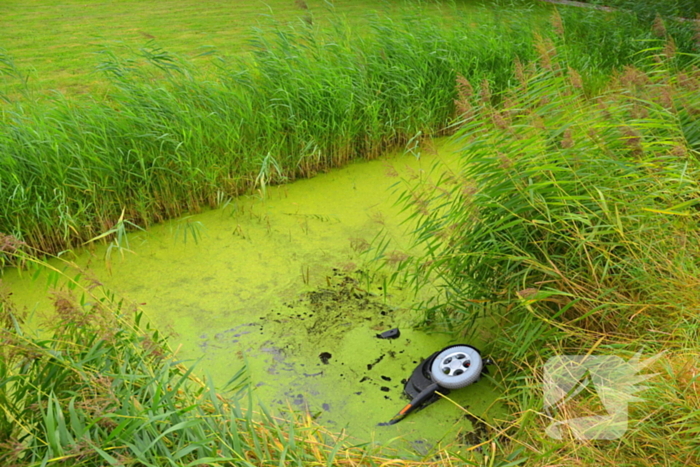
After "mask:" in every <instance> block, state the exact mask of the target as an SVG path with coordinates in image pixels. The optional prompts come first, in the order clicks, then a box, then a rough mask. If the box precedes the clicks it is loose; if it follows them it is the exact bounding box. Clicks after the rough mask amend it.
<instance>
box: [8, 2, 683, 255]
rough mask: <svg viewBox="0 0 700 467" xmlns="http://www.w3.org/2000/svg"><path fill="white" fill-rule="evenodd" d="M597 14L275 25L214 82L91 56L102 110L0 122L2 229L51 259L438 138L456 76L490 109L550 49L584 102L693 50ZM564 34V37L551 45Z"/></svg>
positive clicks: (155, 61) (41, 105) (147, 54)
mask: <svg viewBox="0 0 700 467" xmlns="http://www.w3.org/2000/svg"><path fill="white" fill-rule="evenodd" d="M486 11H488V10H486ZM597 14H598V15H599V16H591V17H588V16H585V17H583V16H582V17H579V16H576V15H573V14H569V13H566V14H564V15H563V16H558V15H555V20H554V23H553V26H550V25H546V26H542V27H539V26H536V25H537V24H539V23H538V21H535V20H533V19H532V18H531V15H530V13H529V12H527V11H519V10H515V9H512V10H511V11H510V13H509V15H507V16H506V15H497V14H496V13H495V11H494V12H493V14H491V15H488V14H485V13H483V12H482V14H481V15H478V16H477V17H476V18H478V21H476V20H474V19H473V18H464V19H461V20H460V19H457V20H455V21H454V22H453V23H451V24H446V23H445V21H444V20H440V19H438V18H435V17H434V16H423V15H421V13H420V10H415V11H414V12H413V13H411V12H407V13H406V14H405V15H403V16H401V17H397V18H393V19H390V18H374V19H372V20H371V21H370V22H369V24H370V26H369V28H368V30H367V31H363V34H360V35H358V34H356V32H355V31H353V30H352V29H350V27H349V26H347V24H345V23H343V22H342V21H340V20H339V21H336V22H335V23H334V24H333V25H332V27H331V28H329V29H324V30H319V29H316V28H315V27H314V26H313V25H309V24H307V23H303V22H302V23H301V25H299V26H297V27H280V26H276V25H272V26H271V27H270V28H269V30H268V29H266V30H265V31H262V30H261V31H258V33H257V35H256V36H255V38H254V40H252V41H251V43H250V48H251V55H250V57H248V58H245V59H240V60H237V61H235V62H220V64H219V65H220V66H219V71H218V73H217V74H215V75H203V74H201V73H199V72H198V70H196V69H194V68H193V67H192V66H191V65H190V64H188V63H187V62H185V61H183V60H181V59H179V58H178V57H175V56H173V55H172V54H169V53H168V52H167V51H164V50H162V49H160V48H159V47H158V46H157V45H156V44H154V43H148V44H146V45H145V46H144V47H143V48H141V49H140V50H138V51H134V52H132V53H130V54H129V55H127V56H124V55H121V54H118V53H116V52H115V51H112V50H107V49H103V50H101V51H100V52H101V53H100V54H98V55H99V57H100V60H101V61H100V65H99V67H98V68H99V70H100V71H101V72H102V73H103V74H104V75H105V76H106V77H107V78H108V79H109V80H110V81H111V84H112V88H111V91H110V93H109V96H108V97H107V98H106V99H104V100H95V101H92V102H90V101H86V100H80V101H75V100H68V99H65V98H63V97H61V96H59V95H57V96H56V97H55V98H54V100H53V101H52V102H49V103H47V102H46V101H45V100H41V101H37V100H33V99H32V98H31V94H30V93H28V94H26V95H25V96H24V97H23V98H22V99H21V100H19V101H17V102H14V103H10V104H8V105H4V106H3V107H2V108H1V109H0V154H2V156H0V198H1V199H3V203H2V205H0V232H3V233H4V234H6V235H12V236H14V237H16V238H17V239H18V240H19V241H22V242H25V243H26V244H28V245H30V246H32V247H36V248H38V249H40V250H41V251H49V252H60V251H63V250H65V249H70V248H75V247H77V246H79V245H81V244H83V243H84V242H86V241H88V240H90V239H93V238H96V237H98V236H99V235H101V234H102V233H104V232H108V231H111V230H113V229H114V228H115V226H116V225H117V223H118V222H119V219H121V218H122V214H123V219H124V220H125V221H128V222H131V223H133V224H135V225H139V226H148V225H149V224H151V223H154V222H159V221H162V220H163V219H167V218H172V217H175V216H178V215H181V214H183V213H185V212H195V211H198V210H201V209H203V208H206V207H211V206H216V205H218V204H220V203H222V202H224V201H226V200H227V199H228V198H230V197H232V196H236V195H239V194H241V193H245V192H250V191H252V190H255V189H260V190H261V191H264V188H265V186H267V185H269V184H274V183H281V182H284V181H290V180H294V179H295V178H297V177H308V176H312V175H313V174H315V173H317V172H318V171H322V170H327V169H328V168H329V167H334V166H337V165H341V164H344V163H346V162H347V161H349V160H351V159H355V158H372V157H376V156H377V155H379V154H382V153H384V152H385V151H387V150H389V149H391V148H396V147H398V146H401V145H402V144H405V143H406V142H408V141H415V140H416V139H420V138H423V137H427V136H431V135H440V134H446V133H449V132H451V131H452V130H451V128H450V124H451V123H452V121H453V118H454V115H455V106H454V104H453V102H454V100H455V98H456V97H457V96H456V92H455V88H454V84H453V83H454V82H455V79H456V78H457V72H458V71H459V73H461V75H462V76H463V77H464V78H465V79H467V81H469V82H470V83H472V85H474V86H476V85H478V84H480V83H484V82H487V83H488V85H489V91H488V92H489V93H490V94H491V95H492V96H494V99H499V97H498V96H500V95H501V94H500V91H503V90H505V89H507V88H509V87H511V86H512V85H513V84H514V83H515V82H516V81H517V80H516V77H515V74H514V73H515V70H514V68H513V63H514V61H515V59H517V60H518V61H519V62H520V63H523V64H526V63H529V62H531V61H532V60H533V59H534V57H535V56H536V54H537V47H539V48H542V47H545V48H548V45H547V44H550V43H555V44H556V45H557V47H558V50H559V53H560V55H561V57H560V58H559V60H560V62H561V63H563V64H565V65H566V66H569V65H571V66H574V67H576V68H578V69H580V70H582V71H581V74H582V75H583V83H584V86H586V92H587V93H588V94H593V93H595V92H597V91H598V90H599V89H600V88H601V87H602V85H603V84H604V83H605V82H606V80H607V79H608V77H609V76H610V74H611V73H612V71H613V70H615V69H620V68H621V67H623V66H624V65H625V64H627V63H630V62H631V60H633V59H636V58H639V57H640V56H652V55H654V54H655V53H656V49H657V48H659V47H662V44H664V43H674V44H676V49H675V50H676V52H677V53H676V55H675V56H676V57H679V58H676V59H674V60H676V62H677V66H678V67H680V68H684V67H686V66H687V59H685V58H683V57H685V56H686V55H685V52H684V51H687V50H686V49H688V47H690V46H689V45H688V47H686V45H687V44H686V43H685V42H683V41H682V40H680V39H678V38H676V39H674V42H671V41H670V39H671V38H673V37H675V36H674V34H675V33H674V32H673V31H671V29H669V28H667V29H666V30H665V31H666V32H664V33H663V34H665V35H663V34H662V36H663V37H657V38H655V39H654V40H655V41H656V42H653V43H647V42H645V41H646V37H647V35H649V34H651V32H649V31H650V30H649V28H647V29H643V28H641V27H639V25H637V24H636V23H635V24H633V25H631V26H629V27H628V26H625V24H626V23H624V21H623V20H621V19H620V18H621V17H622V16H619V15H618V16H614V17H608V16H600V15H601V14H603V13H600V12H597ZM557 18H558V19H557ZM562 24H566V28H567V30H568V29H571V30H572V31H573V32H572V33H570V34H569V33H567V34H562V35H557V31H558V30H559V28H560V27H561V25H562ZM630 24H632V23H630ZM577 25H579V26H580V27H579V29H576V28H577ZM603 26H604V27H603ZM615 28H618V29H619V30H620V31H621V32H617V33H615V34H614V35H611V34H612V33H613V31H615ZM592 31H598V32H597V33H594V32H592ZM669 31H670V32H669ZM596 34H597V35H596ZM536 37H537V38H539V39H536V40H535V39H534V38H536ZM623 38H624V39H625V40H626V41H627V42H624V41H622V39H623ZM630 38H632V39H630ZM634 38H637V39H636V40H635V39H634ZM666 39H669V40H668V41H667V42H663V41H664V40H666ZM618 43H624V44H627V43H633V44H635V45H634V46H632V47H627V46H619V47H618V45H616V44H618ZM533 44H534V45H533ZM537 44H539V45H537ZM600 44H602V45H600ZM640 47H645V48H644V49H643V50H641V51H640ZM642 52H643V53H642ZM635 54H636V55H635ZM640 54H641V55H640ZM644 54H646V55H644ZM3 63H5V64H6V65H7V66H6V67H5V68H7V69H8V70H10V71H11V70H12V66H11V65H12V63H11V60H10V59H9V58H8V57H5V58H4V59H3ZM579 65H580V66H579ZM7 75H8V76H10V77H11V76H14V75H13V74H12V73H9V72H8V73H7ZM17 79H19V78H17Z"/></svg>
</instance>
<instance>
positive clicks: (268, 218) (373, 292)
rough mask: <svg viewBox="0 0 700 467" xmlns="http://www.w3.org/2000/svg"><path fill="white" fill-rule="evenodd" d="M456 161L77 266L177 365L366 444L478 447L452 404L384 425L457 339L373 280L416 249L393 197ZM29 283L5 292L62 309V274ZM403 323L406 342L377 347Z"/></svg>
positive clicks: (134, 239) (368, 168)
mask: <svg viewBox="0 0 700 467" xmlns="http://www.w3.org/2000/svg"><path fill="white" fill-rule="evenodd" d="M454 159H455V157H454V154H453V147H451V146H450V145H449V144H447V143H445V142H442V143H441V144H440V145H439V150H438V151H437V153H436V154H423V155H421V157H415V156H414V155H400V156H394V157H387V158H384V159H382V160H376V161H372V162H363V163H355V164H351V165H350V166H348V167H345V168H343V169H338V170H333V171H331V172H329V173H326V174H321V175H318V176H317V177H315V178H313V179H309V180H302V181H298V182H295V183H293V184H290V185H285V186H279V187H267V188H266V189H265V190H264V192H263V190H261V191H260V192H259V193H257V194H255V195H251V196H248V197H242V198H239V199H234V200H231V201H230V202H229V203H226V205H225V206H224V207H222V208H220V209H217V210H213V211H209V212H206V213H203V214H198V215H193V216H189V217H186V218H181V219H176V220H174V221H171V222H168V223H166V224H163V225H159V226H156V227H154V228H152V229H149V230H148V231H145V232H135V233H132V234H130V235H129V238H128V246H129V250H130V251H129V252H124V253H123V254H120V253H119V252H115V251H114V250H110V251H109V252H108V250H107V248H106V247H104V246H102V247H98V248H95V249H93V250H92V251H89V252H88V251H86V252H83V253H81V254H80V255H79V257H78V258H77V259H76V263H77V264H78V265H80V267H81V268H82V269H83V271H82V273H83V274H85V275H90V276H92V277H93V278H95V279H96V280H98V281H100V282H102V283H104V284H105V285H106V286H107V287H108V288H109V289H111V290H113V291H114V292H116V293H117V294H118V295H120V296H124V297H126V298H127V299H128V300H131V301H134V302H136V303H139V304H140V305H141V307H142V308H143V309H144V310H145V311H146V313H147V315H148V316H149V319H150V320H151V321H152V322H153V323H154V324H155V325H156V326H157V327H158V328H159V329H161V330H162V331H164V332H166V333H169V334H170V335H171V339H170V343H171V346H172V347H173V348H174V349H176V354H177V356H178V357H179V358H181V359H182V360H185V361H187V362H188V363H196V365H197V368H198V370H197V371H198V372H199V373H200V374H208V375H210V376H211V377H213V379H214V381H215V382H216V383H217V384H218V385H219V386H223V385H224V384H225V383H226V382H227V381H229V380H230V379H231V378H232V377H233V376H234V375H236V374H237V373H238V372H239V370H241V368H243V367H244V366H245V367H246V368H247V371H248V375H249V377H250V381H251V383H252V385H253V387H254V388H255V389H254V393H255V394H256V396H257V397H258V399H259V400H260V401H261V402H262V403H263V404H264V405H265V406H266V407H268V408H273V409H280V410H286V409H288V408H294V409H300V410H308V411H309V412H310V413H311V414H313V415H314V416H316V417H317V419H318V420H319V422H320V423H322V424H324V425H326V426H328V427H329V428H331V429H334V430H337V431H340V430H346V432H347V433H348V434H349V435H350V436H352V437H354V438H357V439H359V440H362V441H377V442H382V443H388V442H389V441H391V440H394V444H396V445H399V446H401V447H407V445H406V444H405V443H409V445H410V447H412V448H414V449H417V450H418V451H426V450H427V449H428V448H429V447H430V446H433V445H435V444H436V443H439V442H450V441H452V440H454V439H455V436H457V435H458V436H459V437H460V438H459V439H462V440H463V441H464V442H465V443H466V444H474V443H475V442H478V439H474V437H473V436H472V437H471V438H470V437H469V433H472V432H473V429H474V428H475V427H473V426H472V423H471V422H470V421H469V420H473V416H472V415H469V414H467V413H466V412H465V411H463V410H462V409H460V408H459V407H457V406H455V405H454V404H452V403H450V401H448V400H441V401H438V402H437V403H435V404H433V405H431V406H430V407H428V408H427V409H425V410H422V411H419V412H417V413H415V414H412V415H411V416H410V417H408V418H407V419H406V420H404V421H402V422H401V423H399V424H397V425H394V426H390V427H378V426H377V425H378V424H379V423H380V422H385V421H387V420H389V419H390V418H391V417H392V416H393V415H394V414H395V413H396V412H397V411H398V410H399V409H400V408H401V407H403V405H404V404H405V402H406V400H405V399H404V396H403V394H402V389H403V381H404V380H405V378H407V377H408V376H409V375H410V374H411V372H412V370H413V369H414V368H415V366H416V364H418V363H419V362H420V361H421V360H422V359H423V358H425V357H427V356H429V355H430V354H431V353H432V352H434V351H436V350H439V349H441V348H442V347H444V346H446V345H449V344H452V343H455V342H454V341H451V340H450V339H449V337H448V336H446V335H440V334H426V333H424V332H421V331H417V330H413V329H412V324H413V323H414V322H415V320H416V316H413V315H412V314H411V312H410V311H409V307H410V297H409V295H408V294H404V293H402V291H401V290H398V289H396V288H387V286H386V284H385V283H384V281H382V280H381V275H380V274H375V272H373V271H374V270H373V266H372V264H371V263H369V262H368V259H371V257H372V256H373V253H372V249H371V248H369V247H370V245H372V244H376V242H374V240H375V238H376V237H377V236H378V235H384V236H386V239H387V240H388V241H389V242H390V246H389V247H388V251H396V252H406V251H408V249H409V246H410V236H409V235H408V234H407V233H406V227H405V226H402V225H400V224H401V219H402V214H401V213H400V208H399V207H397V206H396V205H395V198H396V197H395V195H394V194H392V193H393V192H394V191H395V189H396V187H397V183H398V184H399V185H398V186H400V182H399V180H401V179H402V178H406V179H414V180H420V179H421V178H422V177H424V176H425V174H426V173H427V172H429V171H430V170H431V168H432V167H434V166H435V165H436V164H437V165H440V164H446V165H449V164H454V162H455V160H454ZM107 255H108V257H109V260H108V261H106V260H105V258H106V256H107ZM69 272H70V271H69ZM71 274H72V272H71ZM28 276H30V274H23V275H21V277H20V275H18V273H17V271H12V270H10V271H6V273H5V275H4V277H3V282H4V283H5V284H6V285H9V287H10V289H11V290H12V292H13V298H14V299H15V301H16V302H17V304H19V305H22V306H26V307H27V308H28V309H29V310H30V311H32V310H36V314H37V319H36V322H37V323H40V322H41V320H42V315H43V318H44V319H45V318H46V315H44V313H47V312H46V311H45V310H48V309H50V306H49V305H48V302H47V301H46V299H45V298H41V297H46V288H47V287H48V285H47V283H50V282H52V280H51V279H50V277H51V276H50V275H49V274H40V275H38V277H35V278H34V279H32V278H30V277H28ZM47 278H49V280H48V281H47V280H46V279H47ZM394 327H398V328H400V330H401V335H400V337H399V338H397V339H393V340H384V339H378V338H377V337H376V335H377V334H378V333H380V332H382V331H385V330H388V329H391V328H394ZM484 339H485V335H484V334H480V333H479V332H477V333H476V337H474V338H470V339H469V341H468V342H465V343H469V344H472V345H475V346H476V347H483V345H484V344H485V342H484ZM450 397H451V398H452V400H453V401H454V402H455V403H456V404H459V405H461V406H463V407H464V408H466V409H467V410H468V411H469V412H470V413H471V414H474V415H477V416H479V417H483V418H484V419H486V420H492V419H493V417H494V416H497V415H499V413H500V412H501V410H502V409H501V408H500V407H499V406H498V405H497V404H496V403H495V402H494V401H495V399H496V397H497V394H496V391H495V388H494V386H493V384H492V383H491V382H490V381H488V380H487V378H483V379H482V381H480V382H479V383H478V384H475V385H472V386H469V387H467V388H464V389H461V390H459V391H455V392H453V393H452V394H451V395H450ZM466 440H471V441H469V442H467V441H466Z"/></svg>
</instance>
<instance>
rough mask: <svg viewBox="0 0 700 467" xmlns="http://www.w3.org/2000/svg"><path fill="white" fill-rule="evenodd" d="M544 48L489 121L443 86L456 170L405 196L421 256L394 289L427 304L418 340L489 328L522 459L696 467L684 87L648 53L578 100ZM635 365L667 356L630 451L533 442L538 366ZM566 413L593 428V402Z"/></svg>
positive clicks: (686, 80) (693, 258)
mask: <svg viewBox="0 0 700 467" xmlns="http://www.w3.org/2000/svg"><path fill="white" fill-rule="evenodd" d="M553 47H554V42H553V41H552V42H548V41H546V40H545V39H541V42H540V43H539V44H538V48H539V49H540V57H539V61H538V63H537V65H531V66H522V65H521V64H517V66H516V74H517V75H518V78H519V83H518V85H517V86H516V87H514V88H513V89H509V90H507V91H505V92H504V93H502V95H501V96H499V99H497V100H498V101H500V102H501V104H500V105H494V104H493V102H492V100H491V99H485V95H484V91H485V89H486V87H485V86H482V87H481V89H477V91H480V92H477V91H475V90H474V89H473V88H472V87H471V85H468V84H467V83H466V81H465V80H462V79H460V80H458V81H457V83H456V84H457V86H456V87H457V89H458V94H459V96H460V97H459V102H458V107H459V108H460V109H461V110H462V112H463V119H462V120H461V121H460V122H459V123H458V125H459V128H460V129H459V132H458V138H459V139H460V141H461V142H462V154H463V165H462V167H461V169H460V170H459V171H455V172H444V173H439V172H437V173H435V174H434V180H433V184H432V185H431V184H421V185H411V184H410V182H409V185H408V188H407V189H406V190H405V191H404V192H403V194H402V200H403V202H404V203H405V205H406V207H407V209H410V210H411V211H412V212H413V215H412V219H413V221H414V222H415V224H414V225H415V231H414V233H415V236H416V239H417V243H418V246H420V248H419V249H418V251H423V252H424V253H422V254H418V255H416V256H415V257H413V258H406V259H404V260H403V261H401V262H400V264H399V265H398V271H397V273H396V275H400V274H405V277H406V278H407V279H408V280H409V281H412V283H413V285H414V286H415V287H416V288H417V289H420V288H422V287H426V286H429V287H432V288H433V290H434V294H433V295H431V298H430V299H428V300H426V301H424V302H422V303H420V304H419V305H418V307H419V308H420V309H422V310H423V311H424V313H425V319H426V324H427V325H430V326H433V327H438V328H441V329H443V330H444V329H446V328H447V329H449V330H451V331H453V332H455V333H456V334H459V335H469V334H470V333H476V332H483V330H482V331H480V330H479V326H478V325H477V323H480V322H481V321H479V318H481V317H484V316H485V317H488V318H489V319H490V321H491V322H493V323H495V324H496V329H498V332H494V333H493V334H494V336H493V337H494V338H493V341H492V344H491V345H490V346H488V347H487V348H485V349H484V350H485V351H487V352H490V353H492V354H495V355H498V356H500V360H499V367H500V370H501V371H502V376H503V379H502V380H501V384H502V386H503V390H504V393H505V397H504V399H505V402H506V403H507V404H509V405H510V406H511V407H512V410H513V413H514V414H516V415H514V417H513V420H512V424H511V427H510V431H509V433H510V434H511V435H512V436H513V437H514V438H515V439H517V440H519V441H520V442H531V443H533V444H534V445H536V446H538V447H539V448H540V449H539V453H538V454H535V456H534V459H539V461H540V462H542V464H543V465H545V464H556V463H562V464H565V465H568V464H570V463H572V462H575V459H580V458H583V459H584V461H583V462H584V463H592V462H594V461H595V462H602V463H607V462H618V463H630V464H632V463H634V464H635V465H658V464H659V463H664V462H670V459H671V458H670V457H669V455H668V453H669V452H671V451H673V450H678V451H682V452H684V453H685V455H686V456H687V457H686V460H688V461H689V462H691V463H692V462H696V461H697V459H698V458H700V456H699V454H700V451H699V450H698V445H697V441H696V439H695V437H694V435H693V434H694V433H696V432H697V431H698V429H700V428H699V425H698V423H697V418H694V419H692V418H690V417H689V416H687V414H690V413H697V411H698V410H700V406H698V403H699V401H698V399H697V398H696V397H685V396H681V395H680V394H690V392H692V389H690V387H691V386H692V384H694V383H693V381H695V379H694V378H696V376H697V372H696V373H692V372H693V371H695V370H693V369H692V368H695V369H696V368H697V366H696V363H697V361H696V360H695V361H693V357H691V356H692V355H696V354H697V352H698V351H699V350H700V349H699V347H698V341H697V339H696V337H697V330H698V329H700V323H699V322H698V319H697V313H696V311H697V304H698V303H700V293H699V292H698V291H699V290H700V289H699V288H698V279H697V277H698V273H700V257H699V256H698V253H697V252H698V251H700V235H698V232H699V231H700V230H699V228H698V227H700V226H699V225H698V224H699V222H700V215H698V203H700V186H699V183H698V182H699V181H700V165H699V163H698V162H699V157H700V153H698V152H697V150H696V149H695V148H696V147H697V139H696V138H697V136H696V133H695V132H694V131H695V130H694V129H695V128H696V127H695V125H697V121H698V117H697V116H698V114H699V113H698V109H699V108H700V107H698V106H699V105H700V100H699V98H698V92H697V90H698V89H700V75H699V74H698V71H697V68H692V70H693V71H686V72H678V69H677V63H676V62H675V59H674V56H673V55H672V54H671V53H669V50H670V49H669V48H665V47H660V48H657V49H654V53H655V54H656V56H652V57H650V60H649V62H648V63H643V64H641V65H642V66H643V68H645V69H646V70H647V71H643V70H642V69H640V68H635V67H631V66H630V67H626V68H625V69H624V70H621V71H620V72H618V73H616V74H615V76H614V79H613V81H612V83H611V85H610V87H609V88H608V90H606V91H605V92H603V93H602V94H600V95H599V96H597V97H595V98H590V97H588V96H587V94H586V92H585V90H584V86H583V82H582V79H581V75H580V74H579V73H578V72H577V71H576V70H574V69H573V68H569V67H568V66H567V63H566V61H565V59H566V55H565V54H563V53H562V51H561V50H555V49H554V48H553ZM696 60H697V57H696ZM691 128H692V129H693V130H691ZM431 186H432V188H430V187H431ZM640 349H646V350H647V351H660V350H662V349H665V350H667V351H668V354H667V357H666V358H665V359H664V364H663V366H661V367H660V368H657V369H658V370H662V371H661V372H660V375H659V377H658V380H657V381H655V382H653V383H652V384H651V385H650V388H651V389H650V390H649V391H650V394H649V395H648V396H647V397H648V399H649V402H647V403H645V404H643V405H642V406H641V407H638V408H637V409H636V410H635V411H634V413H636V414H637V415H638V416H639V417H641V418H643V420H642V421H640V422H639V423H632V424H631V426H630V434H629V438H628V437H627V436H626V437H625V439H624V440H620V442H619V443H611V446H612V447H613V449H605V448H604V447H602V446H600V445H596V444H595V443H594V442H591V443H578V441H576V443H577V444H573V443H569V442H567V441H566V440H563V441H557V440H552V439H550V438H548V437H547V436H546V435H545V434H544V427H545V426H546V425H547V423H548V422H549V421H551V419H549V418H548V417H547V416H545V415H544V414H542V413H541V410H542V406H543V401H542V396H541V394H540V392H539V391H538V388H540V387H541V384H542V382H541V381H542V366H543V364H544V361H546V359H547V358H548V357H550V356H553V355H562V354H564V355H566V354H591V353H601V352H602V353H604V354H617V355H624V356H626V357H627V358H629V357H631V356H632V354H633V353H634V352H635V351H637V350H640ZM689 359H690V360H689ZM679 375H683V376H682V377H680V376H679ZM580 407H582V410H584V412H585V413H587V414H591V413H596V410H599V409H598V408H597V407H596V406H595V403H594V402H593V401H592V398H589V399H588V400H584V401H583V402H582V403H581V405H580ZM639 414H642V415H639ZM630 439H631V440H633V441H629V442H628V441H626V440H630ZM641 446H644V448H642V447H641Z"/></svg>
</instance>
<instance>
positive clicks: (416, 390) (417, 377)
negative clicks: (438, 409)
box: [403, 344, 488, 409]
mask: <svg viewBox="0 0 700 467" xmlns="http://www.w3.org/2000/svg"><path fill="white" fill-rule="evenodd" d="M458 346H463V347H471V348H472V349H474V350H476V351H477V352H478V353H479V355H481V352H480V351H479V349H477V348H476V347H474V346H473V345H465V344H456V345H451V346H449V347H445V348H444V349H441V350H438V351H437V352H434V353H433V354H431V355H430V356H429V357H428V358H426V359H425V360H423V361H422V362H421V363H419V364H418V366H416V368H415V369H414V370H413V373H411V377H410V378H408V380H407V381H406V384H404V387H403V392H404V394H405V395H406V396H407V397H408V398H409V399H411V400H413V399H414V398H415V397H416V396H417V395H418V394H420V393H421V392H422V391H423V390H424V389H425V388H427V387H428V386H430V385H431V384H434V381H433V379H432V377H431V375H430V367H432V366H433V361H434V360H435V357H437V355H438V354H440V353H441V352H443V351H445V350H447V349H449V348H450V347H458ZM487 371H488V369H487V368H486V365H484V369H483V370H482V373H485V372H487ZM438 388H439V389H438V390H439V391H440V394H443V395H445V396H446V395H448V394H449V393H450V390H449V389H447V388H444V387H442V386H439V385H438ZM438 399H440V396H438V395H437V394H433V395H432V396H431V397H429V398H428V399H425V400H424V402H423V403H422V404H420V407H416V409H420V408H423V407H426V406H428V405H430V404H432V403H433V402H435V401H436V400H438Z"/></svg>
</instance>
